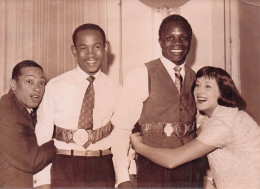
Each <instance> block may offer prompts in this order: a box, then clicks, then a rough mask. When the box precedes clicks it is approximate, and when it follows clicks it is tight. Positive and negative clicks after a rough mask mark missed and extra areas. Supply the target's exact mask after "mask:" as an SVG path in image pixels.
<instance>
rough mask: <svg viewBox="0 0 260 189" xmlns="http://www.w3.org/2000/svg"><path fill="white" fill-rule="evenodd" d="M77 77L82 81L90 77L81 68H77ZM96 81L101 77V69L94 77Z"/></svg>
mask: <svg viewBox="0 0 260 189" xmlns="http://www.w3.org/2000/svg"><path fill="white" fill-rule="evenodd" d="M76 71H77V75H78V78H79V79H80V80H84V81H86V78H88V77H89V76H90V75H89V74H87V73H86V72H85V71H83V70H82V69H81V68H80V67H79V66H77V67H76ZM93 76H94V77H95V79H98V78H99V77H100V76H101V70H100V69H99V70H98V72H97V73H95V74H94V75H93Z"/></svg>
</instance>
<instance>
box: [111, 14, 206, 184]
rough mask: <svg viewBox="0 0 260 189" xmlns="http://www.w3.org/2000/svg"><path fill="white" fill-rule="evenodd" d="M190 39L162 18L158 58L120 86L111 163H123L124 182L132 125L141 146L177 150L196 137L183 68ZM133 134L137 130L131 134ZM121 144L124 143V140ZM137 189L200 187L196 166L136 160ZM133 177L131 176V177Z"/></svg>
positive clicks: (178, 24) (176, 22) (191, 76)
mask: <svg viewBox="0 0 260 189" xmlns="http://www.w3.org/2000/svg"><path fill="white" fill-rule="evenodd" d="M191 39H192V28H191V26H190V24H189V23H188V21H187V20H186V19H185V18H183V17H182V16H180V15H170V16H168V17H166V18H165V19H164V20H163V21H162V23H161V25H160V29H159V43H160V46H161V49H162V56H161V57H160V58H158V59H155V60H152V61H150V62H148V63H146V64H144V65H143V66H142V67H140V68H137V69H135V70H133V71H132V72H130V73H129V74H128V76H127V77H126V80H125V82H124V86H123V90H122V93H121V97H120V100H119V106H118V109H117V111H116V112H115V114H114V116H113V118H112V123H113V124H114V126H115V133H116V135H117V138H120V143H115V144H114V145H115V146H117V148H118V149H120V150H121V151H120V153H119V154H114V156H115V157H114V158H117V157H118V158H121V167H122V170H125V174H124V175H125V182H124V183H121V184H120V185H119V187H121V186H122V187H123V186H130V185H131V183H130V182H129V180H130V179H129V178H128V177H127V173H128V167H129V161H127V159H128V157H127V155H128V154H127V153H128V149H129V134H130V133H131V130H132V129H133V128H134V125H135V124H136V123H138V124H136V128H137V131H139V132H140V133H141V136H142V139H143V141H144V143H145V144H147V145H150V146H156V147H161V148H177V147H179V146H181V145H183V144H185V143H187V142H188V141H190V140H192V139H193V138H194V137H195V135H196V134H195V128H196V127H195V123H194V121H195V117H196V106H195V101H194V98H193V96H192V92H191V89H192V85H193V83H194V81H195V72H194V71H193V70H192V69H191V68H190V67H189V66H188V65H187V64H186V56H187V54H188V53H189V50H190V45H191ZM135 130H136V129H135ZM122 139H125V140H122ZM135 160H136V165H137V166H136V168H137V178H136V181H137V187H159V188H162V187H178V188H179V187H180V188H185V187H187V188H191V187H202V186H203V175H202V174H201V173H202V172H201V170H200V163H199V162H200V160H197V161H193V162H191V163H187V164H185V165H182V166H180V167H178V168H176V169H167V168H163V167H161V166H159V165H156V164H154V163H153V162H151V161H150V160H148V159H147V158H145V157H144V156H142V155H140V154H136V155H135ZM131 173H134V172H131Z"/></svg>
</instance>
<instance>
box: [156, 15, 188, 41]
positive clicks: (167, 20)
mask: <svg viewBox="0 0 260 189" xmlns="http://www.w3.org/2000/svg"><path fill="white" fill-rule="evenodd" d="M170 22H177V23H182V24H184V26H185V28H186V29H187V30H188V34H189V36H190V38H191V37H192V28H191V25H190V24H189V22H188V21H187V20H186V19H185V18H184V17H182V16H180V15H178V14H172V15H170V16H168V17H166V18H164V19H163V21H162V23H161V25H160V29H159V37H161V35H162V32H163V30H164V27H165V25H166V24H168V23H170Z"/></svg>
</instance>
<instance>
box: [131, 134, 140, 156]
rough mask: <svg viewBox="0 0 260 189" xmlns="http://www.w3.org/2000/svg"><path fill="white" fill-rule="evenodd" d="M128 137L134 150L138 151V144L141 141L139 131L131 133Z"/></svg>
mask: <svg viewBox="0 0 260 189" xmlns="http://www.w3.org/2000/svg"><path fill="white" fill-rule="evenodd" d="M130 139H131V144H132V146H133V148H134V149H135V151H136V152H138V146H139V144H140V143H143V140H142V137H141V135H140V133H134V134H131V136H130Z"/></svg>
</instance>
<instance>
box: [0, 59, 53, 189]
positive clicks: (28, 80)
mask: <svg viewBox="0 0 260 189" xmlns="http://www.w3.org/2000/svg"><path fill="white" fill-rule="evenodd" d="M45 82H46V81H45V77H44V73H43V69H42V67H41V66H40V65H38V64H37V63H36V62H34V61H31V60H25V61H22V62H20V63H18V64H17V65H16V66H15V67H14V69H13V73H12V79H11V81H10V88H11V89H10V91H9V92H8V94H6V95H4V96H2V98H1V100H0V188H2V187H3V188H6V187H7V188H32V187H33V174H35V173H37V172H38V171H40V170H41V169H43V168H44V167H45V166H46V165H48V164H49V163H50V162H51V161H52V159H53V157H54V155H55V152H56V148H55V146H54V142H53V140H51V141H49V142H47V141H46V142H47V143H45V144H43V145H42V146H38V144H37V140H36V136H35V133H34V126H35V123H36V120H35V119H36V118H34V117H33V116H31V114H33V113H34V111H35V110H34V109H35V108H37V107H38V105H39V103H40V101H41V99H42V95H43V93H44V89H45Z"/></svg>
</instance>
